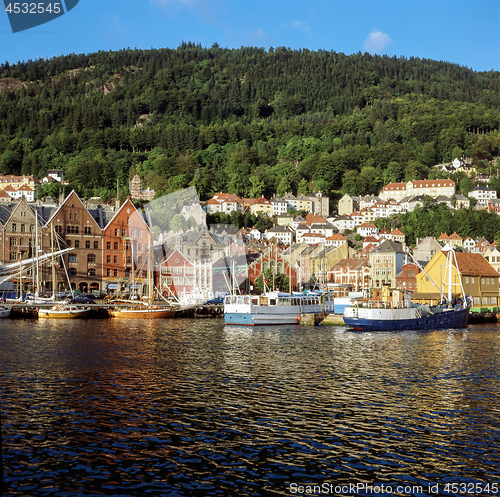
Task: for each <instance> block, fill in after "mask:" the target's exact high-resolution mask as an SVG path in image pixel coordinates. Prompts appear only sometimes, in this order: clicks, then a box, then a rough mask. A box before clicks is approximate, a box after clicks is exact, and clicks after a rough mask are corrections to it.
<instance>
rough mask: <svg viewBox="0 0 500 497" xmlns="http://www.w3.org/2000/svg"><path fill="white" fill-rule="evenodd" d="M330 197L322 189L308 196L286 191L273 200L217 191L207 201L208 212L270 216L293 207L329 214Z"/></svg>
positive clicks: (324, 214)
mask: <svg viewBox="0 0 500 497" xmlns="http://www.w3.org/2000/svg"><path fill="white" fill-rule="evenodd" d="M329 205H330V199H329V197H327V196H326V195H324V194H323V193H321V191H319V192H314V193H313V194H312V195H309V196H306V195H304V194H299V195H297V196H295V195H293V194H292V193H286V194H285V195H283V196H282V197H279V196H275V197H273V198H272V199H271V200H268V199H266V198H264V197H259V198H256V199H254V198H240V197H238V196H237V195H234V194H232V193H223V192H220V193H217V194H216V195H214V196H213V197H212V198H211V199H210V200H208V202H207V203H206V211H207V214H213V213H215V212H222V213H225V214H230V213H231V212H233V211H235V212H241V213H246V212H249V213H251V214H265V215H267V216H269V217H273V216H279V215H281V214H285V213H286V212H288V211H289V210H291V209H294V210H296V211H301V210H303V211H306V212H309V213H312V214H318V215H320V216H328V214H329V212H330V211H329Z"/></svg>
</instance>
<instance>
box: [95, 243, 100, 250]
mask: <svg viewBox="0 0 500 497" xmlns="http://www.w3.org/2000/svg"><path fill="white" fill-rule="evenodd" d="M98 248H99V242H98V241H95V242H94V249H96V250H97V249H98Z"/></svg>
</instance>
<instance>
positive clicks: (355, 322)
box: [344, 307, 469, 331]
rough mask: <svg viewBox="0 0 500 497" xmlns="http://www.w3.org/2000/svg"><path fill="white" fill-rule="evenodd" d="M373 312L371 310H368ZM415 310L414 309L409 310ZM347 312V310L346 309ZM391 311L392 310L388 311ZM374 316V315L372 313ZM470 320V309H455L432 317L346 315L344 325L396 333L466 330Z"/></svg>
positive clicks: (388, 313)
mask: <svg viewBox="0 0 500 497" xmlns="http://www.w3.org/2000/svg"><path fill="white" fill-rule="evenodd" d="M367 310H371V309H367ZM409 310H414V309H409ZM346 311H347V309H346ZM387 311H391V309H387ZM372 314H373V313H372ZM468 318H469V308H468V307H467V308H465V309H453V310H451V311H444V312H439V313H436V314H431V315H422V314H420V315H418V313H417V314H416V315H415V316H411V315H408V316H404V315H400V316H398V315H396V314H395V313H390V312H387V313H384V312H383V311H382V313H381V314H380V315H378V316H370V315H369V314H368V315H367V316H358V317H353V316H349V315H346V312H344V323H345V324H346V325H347V326H349V328H351V329H354V330H360V331H396V330H439V329H445V328H465V327H467V321H468Z"/></svg>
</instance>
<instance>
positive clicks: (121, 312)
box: [109, 306, 175, 319]
mask: <svg viewBox="0 0 500 497" xmlns="http://www.w3.org/2000/svg"><path fill="white" fill-rule="evenodd" d="M109 315H110V317H112V318H122V319H155V318H172V317H174V316H175V310H174V309H171V308H169V307H160V306H137V307H128V308H127V307H124V308H121V309H120V308H116V309H111V310H110V311H109Z"/></svg>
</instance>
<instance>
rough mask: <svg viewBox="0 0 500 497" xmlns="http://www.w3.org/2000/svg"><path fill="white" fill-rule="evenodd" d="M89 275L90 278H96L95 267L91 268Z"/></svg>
mask: <svg viewBox="0 0 500 497" xmlns="http://www.w3.org/2000/svg"><path fill="white" fill-rule="evenodd" d="M87 274H88V276H95V269H94V268H93V267H91V268H90V269H89V270H88V271H87Z"/></svg>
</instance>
